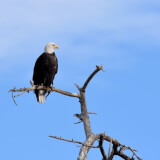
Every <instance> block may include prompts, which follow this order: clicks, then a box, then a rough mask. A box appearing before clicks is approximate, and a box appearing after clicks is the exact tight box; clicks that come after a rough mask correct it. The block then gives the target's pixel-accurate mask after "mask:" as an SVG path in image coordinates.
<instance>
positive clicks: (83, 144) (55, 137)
mask: <svg viewBox="0 0 160 160" xmlns="http://www.w3.org/2000/svg"><path fill="white" fill-rule="evenodd" d="M49 137H51V138H54V139H58V140H62V141H66V142H71V143H78V144H81V145H82V146H86V147H90V148H99V146H87V145H85V143H83V142H80V141H76V140H74V139H72V140H68V139H64V138H62V137H57V136H49Z"/></svg>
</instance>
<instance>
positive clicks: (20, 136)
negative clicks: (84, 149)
mask: <svg viewBox="0 0 160 160" xmlns="http://www.w3.org/2000/svg"><path fill="white" fill-rule="evenodd" d="M159 19H160V2H159V1H158V0H155V1H151V0H141V1H136V0H134V1H133V0H130V1H126V0H119V1H115V0H112V1H108V0H100V1H97V0H92V1H91V0H87V1H85V0H81V1H74V0H68V1H64V0H52V1H51V0H45V1H44V0H32V1H31V0H28V1H25V2H22V1H19V0H13V1H8V0H6V1H3V2H1V5H0V29H1V30H0V32H1V37H0V43H1V45H0V77H1V78H0V80H1V83H0V85H1V86H0V87H1V93H0V95H1V101H0V126H1V132H0V151H1V154H0V159H3V160H10V159H15V160H22V159H23V160H28V159H30V160H35V159H39V160H44V159H46V160H51V159H60V160H63V159H66V157H67V159H70V160H72V159H73V160H75V159H76V158H77V155H78V153H79V149H80V148H79V147H77V145H74V144H70V143H67V142H62V141H58V140H54V139H51V138H49V137H48V136H49V135H56V136H62V137H64V138H68V139H72V138H74V139H76V140H80V141H84V140H85V135H84V130H83V125H82V124H78V125H74V124H73V123H74V122H77V119H76V118H74V117H73V114H75V113H79V112H80V106H79V102H78V100H77V99H75V98H70V97H65V96H63V95H60V94H58V93H51V94H50V96H49V97H48V99H47V101H46V102H45V103H44V104H43V105H40V104H38V103H37V102H36V98H35V95H34V94H33V93H32V92H31V93H29V94H25V95H22V96H20V97H18V98H16V101H17V103H18V106H15V105H14V103H13V101H12V98H11V94H10V93H8V90H9V89H11V88H13V87H14V86H16V87H17V88H20V87H29V86H30V83H29V81H30V80H31V79H32V74H33V73H32V72H33V67H34V63H35V61H36V59H37V57H38V56H39V55H40V54H41V53H42V52H43V48H44V45H45V44H46V43H48V42H50V41H53V42H55V43H57V44H58V45H59V46H60V49H59V50H56V54H57V57H58V60H59V70H58V74H57V75H56V78H55V81H54V85H55V87H56V88H60V89H63V90H67V91H70V92H78V91H77V89H76V87H75V86H74V83H77V84H79V85H80V86H82V85H83V83H84V81H85V80H86V78H87V77H88V76H89V74H90V73H91V72H92V71H93V70H94V69H95V65H97V64H98V65H100V64H104V70H105V72H99V73H98V74H97V75H96V76H95V77H94V79H93V80H92V81H91V83H90V84H89V86H88V88H87V93H86V98H87V104H88V111H90V112H96V113H97V115H96V116H95V115H91V116H90V118H91V126H92V129H93V132H94V133H99V132H104V131H105V132H106V134H108V135H110V136H112V137H114V138H116V139H118V140H119V141H120V142H121V143H123V144H125V145H129V146H131V147H133V148H135V149H137V150H138V151H139V152H138V155H139V156H140V157H141V158H142V159H145V160H150V159H158V157H159V143H160V138H159V135H160V127H159V122H160V116H159V113H160V108H159V107H160V85H159V82H160V75H159V69H160V63H159V61H160V53H159V51H160V30H159V28H160V22H159ZM88 159H95V160H97V159H101V154H100V152H99V150H96V149H92V150H91V151H90V152H89V155H88ZM115 159H118V160H119V159H120V158H115Z"/></svg>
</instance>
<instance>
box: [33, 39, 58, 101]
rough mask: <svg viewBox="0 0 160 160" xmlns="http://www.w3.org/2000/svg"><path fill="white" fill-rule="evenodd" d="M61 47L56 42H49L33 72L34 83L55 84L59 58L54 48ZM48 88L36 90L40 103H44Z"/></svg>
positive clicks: (40, 84)
mask: <svg viewBox="0 0 160 160" xmlns="http://www.w3.org/2000/svg"><path fill="white" fill-rule="evenodd" d="M55 48H59V47H58V46H57V45H56V44H55V43H53V42H49V43H48V44H47V45H46V46H45V48H44V52H43V53H42V54H41V55H40V56H39V57H38V59H37V61H36V63H35V66H34V72H33V81H34V85H38V86H46V87H50V86H51V85H53V80H54V77H55V74H56V73H57V71H58V60H57V57H56V55H55V52H54V49H55ZM46 93H47V91H46V90H36V89H35V94H36V97H37V101H38V102H39V103H44V100H45V94H46Z"/></svg>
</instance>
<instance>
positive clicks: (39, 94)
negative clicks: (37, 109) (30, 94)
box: [37, 90, 46, 104]
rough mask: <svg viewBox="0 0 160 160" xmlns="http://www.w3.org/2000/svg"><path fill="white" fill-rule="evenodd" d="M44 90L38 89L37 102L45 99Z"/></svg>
mask: <svg viewBox="0 0 160 160" xmlns="http://www.w3.org/2000/svg"><path fill="white" fill-rule="evenodd" d="M45 93H46V92H45V90H39V91H38V97H37V101H38V102H39V103H41V104H42V103H44V101H45Z"/></svg>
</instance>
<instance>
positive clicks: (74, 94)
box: [9, 85, 80, 98]
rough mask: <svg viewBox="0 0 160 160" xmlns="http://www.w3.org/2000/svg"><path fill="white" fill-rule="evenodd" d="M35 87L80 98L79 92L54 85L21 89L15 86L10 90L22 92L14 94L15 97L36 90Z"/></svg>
mask: <svg viewBox="0 0 160 160" xmlns="http://www.w3.org/2000/svg"><path fill="white" fill-rule="evenodd" d="M35 89H37V90H40V89H44V90H47V91H55V92H58V93H60V94H63V95H66V96H70V97H77V98H80V94H79V93H71V92H67V91H63V90H61V89H57V88H54V87H45V86H35V85H34V86H33V87H29V88H20V89H16V88H13V89H11V90H10V91H9V92H22V93H21V94H18V95H15V96H14V97H16V96H19V95H22V94H23V93H25V92H29V91H34V90H35Z"/></svg>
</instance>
